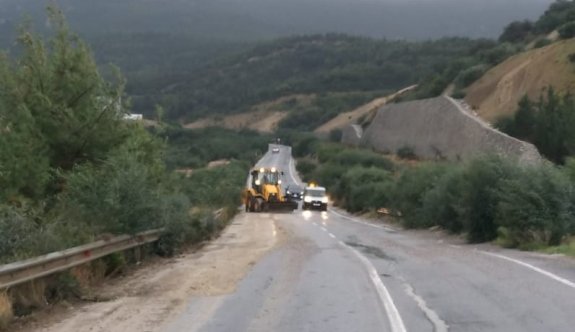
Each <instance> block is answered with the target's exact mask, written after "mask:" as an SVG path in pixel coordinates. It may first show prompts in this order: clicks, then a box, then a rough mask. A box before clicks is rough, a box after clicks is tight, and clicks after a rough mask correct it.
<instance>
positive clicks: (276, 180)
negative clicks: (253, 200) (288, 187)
mask: <svg viewBox="0 0 575 332" xmlns="http://www.w3.org/2000/svg"><path fill="white" fill-rule="evenodd" d="M251 175H252V188H254V189H255V190H256V191H257V192H259V193H261V192H262V186H264V185H272V186H277V185H280V184H281V183H282V180H281V176H282V175H283V172H280V171H278V170H277V169H275V168H273V167H272V168H260V169H255V170H253V171H252V173H251Z"/></svg>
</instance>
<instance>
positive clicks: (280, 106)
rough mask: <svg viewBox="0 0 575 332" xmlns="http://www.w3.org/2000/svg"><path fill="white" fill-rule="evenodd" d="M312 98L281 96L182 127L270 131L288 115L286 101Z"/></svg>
mask: <svg viewBox="0 0 575 332" xmlns="http://www.w3.org/2000/svg"><path fill="white" fill-rule="evenodd" d="M313 98H314V96H313V95H293V96H286V97H281V98H278V99H276V100H273V101H270V102H266V103H262V104H259V105H257V106H254V107H253V108H252V110H251V111H250V112H245V113H240V114H232V115H227V116H212V117H207V118H202V119H199V120H197V121H194V122H191V123H187V124H185V125H184V127H185V128H188V129H201V128H206V127H224V128H228V129H252V130H256V131H259V132H264V133H271V132H273V131H275V129H276V128H277V127H278V124H279V123H280V121H281V120H283V119H284V118H285V117H286V116H287V115H288V112H286V111H285V110H284V108H285V104H286V103H288V104H289V103H299V104H306V103H309V101H310V100H312V99H313Z"/></svg>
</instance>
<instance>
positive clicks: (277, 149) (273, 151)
mask: <svg viewBox="0 0 575 332" xmlns="http://www.w3.org/2000/svg"><path fill="white" fill-rule="evenodd" d="M272 153H280V148H273V149H272Z"/></svg>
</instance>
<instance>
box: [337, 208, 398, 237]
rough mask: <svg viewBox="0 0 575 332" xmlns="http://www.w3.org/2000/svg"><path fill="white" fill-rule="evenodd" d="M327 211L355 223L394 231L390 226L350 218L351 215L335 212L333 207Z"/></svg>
mask: <svg viewBox="0 0 575 332" xmlns="http://www.w3.org/2000/svg"><path fill="white" fill-rule="evenodd" d="M329 212H331V213H333V214H335V215H337V216H339V217H341V218H344V219H346V220H349V221H351V222H354V223H356V224H361V225H364V226H369V227H373V228H378V229H383V230H385V231H387V232H392V233H393V232H396V230H395V229H393V228H391V227H387V226H380V225H374V224H370V223H367V222H363V221H359V220H356V219H355V218H351V217H348V216H346V215H343V214H341V213H339V212H336V211H335V210H334V209H329Z"/></svg>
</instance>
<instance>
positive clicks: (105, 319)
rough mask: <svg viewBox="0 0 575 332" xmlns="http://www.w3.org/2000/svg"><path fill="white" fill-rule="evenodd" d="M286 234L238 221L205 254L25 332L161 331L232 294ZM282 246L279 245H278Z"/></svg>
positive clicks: (163, 264)
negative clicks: (197, 303) (201, 299)
mask: <svg viewBox="0 0 575 332" xmlns="http://www.w3.org/2000/svg"><path fill="white" fill-rule="evenodd" d="M283 234H284V233H283V231H282V230H281V229H276V226H275V224H274V222H273V220H271V217H270V216H269V215H264V214H261V215H257V216H255V217H254V216H253V215H250V218H248V217H247V215H245V214H242V215H240V216H238V217H236V219H235V221H234V222H233V224H232V225H230V226H229V227H228V228H227V229H226V230H225V231H224V233H223V234H222V236H221V237H220V238H219V239H217V240H215V241H214V242H212V243H210V244H209V245H207V246H206V247H204V248H203V249H201V250H199V251H197V252H195V253H189V254H185V255H183V256H181V257H178V258H175V259H171V260H160V261H159V262H157V263H155V264H152V265H151V266H148V267H146V268H142V269H141V270H139V271H137V272H136V273H135V274H134V275H132V276H130V277H127V278H124V279H123V280H116V281H114V282H112V285H109V286H106V287H102V289H101V290H99V294H98V298H102V299H110V300H109V301H105V302H99V303H89V304H85V305H82V306H80V307H78V308H76V309H71V310H68V311H67V312H65V313H62V314H59V315H56V316H55V317H51V318H49V319H47V320H42V321H41V322H40V323H37V324H34V325H35V326H27V327H26V328H24V329H22V330H21V331H22V332H31V331H42V332H88V331H90V332H116V331H117V332H143V331H161V328H162V324H163V323H164V322H166V321H168V320H169V319H170V318H171V317H173V315H175V314H177V313H179V312H181V311H182V310H184V308H185V305H186V304H187V301H188V299H189V298H190V297H193V296H216V295H222V294H227V293H231V292H233V291H234V290H235V288H236V285H237V284H238V282H239V281H240V280H241V279H242V278H243V277H244V275H245V274H246V273H247V272H248V271H249V270H250V268H251V266H252V265H253V264H255V262H256V261H257V260H258V259H259V258H260V257H261V256H262V255H263V254H264V253H266V252H267V251H268V250H270V249H272V248H273V247H274V246H275V245H276V244H277V243H278V242H281V239H282V237H283ZM278 240H279V241H278Z"/></svg>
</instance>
